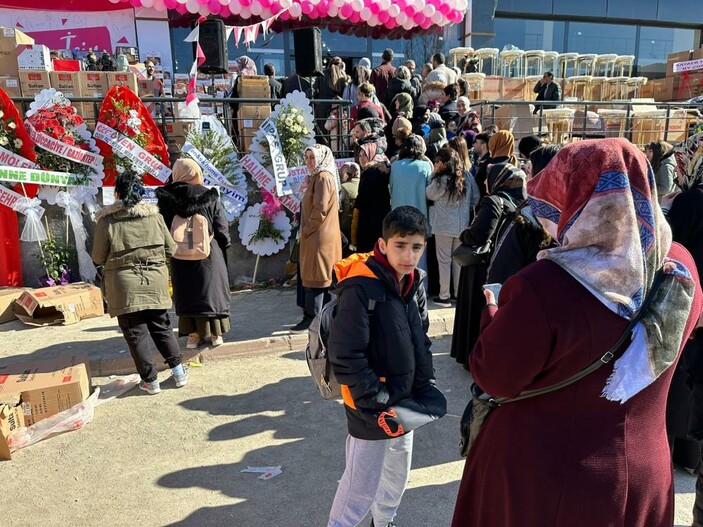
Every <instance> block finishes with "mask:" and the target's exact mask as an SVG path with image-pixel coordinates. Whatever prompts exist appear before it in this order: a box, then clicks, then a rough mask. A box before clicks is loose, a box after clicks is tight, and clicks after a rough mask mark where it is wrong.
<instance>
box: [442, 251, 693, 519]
mask: <svg viewBox="0 0 703 527" xmlns="http://www.w3.org/2000/svg"><path fill="white" fill-rule="evenodd" d="M670 256H671V257H672V258H674V259H677V260H679V261H681V262H682V263H684V264H685V265H686V266H687V267H688V269H689V270H690V271H691V273H692V274H693V275H694V279H695V281H696V283H697V284H698V274H697V272H696V266H695V264H694V262H693V259H692V258H691V256H690V255H689V254H688V252H686V250H685V249H683V248H682V247H681V246H680V245H677V244H674V245H673V246H672V248H671V251H670ZM499 303H500V306H501V307H500V309H497V308H495V307H493V308H489V309H486V310H484V313H483V320H482V326H483V331H482V333H481V336H480V338H479V341H478V343H477V344H476V347H475V348H474V351H473V353H472V354H471V356H470V359H469V363H470V366H471V372H472V374H473V376H474V379H475V380H476V382H477V383H478V385H479V386H481V388H483V389H484V390H485V391H486V392H488V393H490V394H491V395H494V396H501V397H514V396H515V395H517V394H518V393H519V392H521V391H524V390H533V389H536V388H545V387H548V386H551V385H553V384H556V383H557V382H560V381H563V380H566V379H567V378H569V377H571V376H572V375H574V374H576V373H577V372H578V371H579V370H581V369H583V368H584V367H586V366H587V365H589V364H590V363H592V362H593V361H594V360H596V359H597V358H598V357H600V356H601V355H602V354H603V353H605V351H606V350H608V349H609V348H610V347H611V346H612V345H613V344H614V343H615V342H616V341H617V340H618V338H619V337H620V335H621V334H622V332H623V331H624V329H625V327H626V326H627V322H626V321H625V320H624V319H622V318H620V317H619V316H617V315H616V314H615V313H613V312H612V311H610V310H608V309H607V308H606V307H605V306H604V305H603V304H602V303H601V302H600V301H598V300H597V299H596V298H595V297H594V296H593V295H592V294H591V293H589V292H588V291H587V290H586V289H585V288H584V287H583V286H581V284H579V283H578V282H577V281H576V280H575V279H574V278H573V277H571V275H569V274H568V273H567V272H566V271H564V270H563V269H562V268H561V267H559V266H558V265H556V264H555V263H553V262H550V261H548V260H540V261H538V262H537V263H535V264H533V265H531V266H529V267H527V268H525V269H523V270H522V271H520V272H519V273H518V274H517V275H515V276H513V277H512V278H510V279H508V280H507V281H506V282H505V285H504V287H503V290H502V291H501V293H500V301H499ZM701 307H702V299H701V290H700V286H699V285H697V286H696V296H695V298H694V304H693V308H692V310H691V314H690V316H689V320H688V325H687V327H686V332H685V334H686V335H689V334H690V332H691V331H692V329H693V327H694V326H695V325H696V322H697V320H698V316H699V314H700V312H701ZM620 353H621V352H620ZM620 353H618V354H617V355H616V357H619V356H620ZM674 369H675V368H674V367H673V366H672V367H670V368H668V369H667V370H666V371H665V372H664V373H663V374H662V375H661V376H660V377H659V379H657V380H656V381H655V382H654V383H652V384H651V385H650V386H648V387H647V388H645V389H644V390H642V391H641V392H640V393H638V394H637V395H635V396H634V397H633V398H632V399H630V400H629V401H628V402H626V403H625V404H622V405H621V404H619V403H615V402H610V401H607V400H606V399H605V398H603V397H601V393H602V391H603V388H604V387H605V384H606V380H607V378H608V376H609V375H610V374H611V373H612V371H613V366H612V363H610V364H608V365H605V366H602V367H601V368H600V369H599V370H597V371H596V372H594V373H591V374H590V375H589V376H587V377H586V378H584V379H582V380H581V381H579V382H576V383H575V384H572V385H571V386H568V387H566V388H563V389H561V390H558V391H555V392H553V393H549V394H546V395H541V396H538V397H535V398H533V399H527V400H525V401H519V402H516V403H511V404H507V405H505V406H502V407H500V408H497V409H496V410H494V411H493V413H492V414H491V415H490V416H489V418H488V420H487V421H486V422H485V424H484V426H483V429H482V430H481V433H480V434H479V436H478V438H477V439H476V442H475V444H474V445H473V446H472V447H471V452H470V454H469V456H468V458H467V460H466V466H465V468H464V475H463V477H462V480H461V486H460V489H459V496H458V498H457V503H456V509H455V511H454V520H453V522H452V527H508V526H510V527H512V526H518V525H519V526H520V527H562V526H569V527H594V526H598V527H607V526H613V527H615V526H618V527H655V526H656V527H667V526H669V527H670V526H672V525H673V520H674V487H673V477H672V468H671V460H670V456H669V447H668V443H667V437H666V427H665V410H666V399H667V393H668V390H669V384H670V382H671V377H672V375H673V373H674Z"/></svg>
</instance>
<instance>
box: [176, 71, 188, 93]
mask: <svg viewBox="0 0 703 527" xmlns="http://www.w3.org/2000/svg"><path fill="white" fill-rule="evenodd" d="M189 80H190V75H188V74H187V73H176V74H175V75H174V84H173V96H174V97H186V96H187V95H188V81H189Z"/></svg>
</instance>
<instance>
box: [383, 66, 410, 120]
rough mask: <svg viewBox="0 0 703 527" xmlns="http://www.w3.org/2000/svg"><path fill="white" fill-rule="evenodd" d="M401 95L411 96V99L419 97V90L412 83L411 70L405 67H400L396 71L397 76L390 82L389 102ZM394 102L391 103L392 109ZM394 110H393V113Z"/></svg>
mask: <svg viewBox="0 0 703 527" xmlns="http://www.w3.org/2000/svg"><path fill="white" fill-rule="evenodd" d="M400 93H405V94H407V95H410V98H411V99H415V98H416V97H417V95H418V94H417V90H415V88H413V85H412V84H411V83H410V70H409V69H408V68H407V67H405V66H398V68H396V70H395V76H394V77H393V78H392V79H391V80H390V81H389V82H388V95H387V97H388V100H389V101H393V99H394V98H395V97H396V96H397V95H398V94H400ZM392 106H393V102H391V107H392ZM392 111H393V109H392V108H391V112H392Z"/></svg>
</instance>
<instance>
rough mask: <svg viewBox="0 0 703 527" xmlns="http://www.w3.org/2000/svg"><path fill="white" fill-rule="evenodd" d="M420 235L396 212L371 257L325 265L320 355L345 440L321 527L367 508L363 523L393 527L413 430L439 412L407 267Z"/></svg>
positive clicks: (418, 227)
mask: <svg viewBox="0 0 703 527" xmlns="http://www.w3.org/2000/svg"><path fill="white" fill-rule="evenodd" d="M427 231H428V227H427V222H426V220H425V216H424V215H423V214H422V213H421V212H420V211H419V210H418V209H416V208H414V207H409V206H401V207H398V208H396V209H394V210H392V211H391V212H390V213H388V215H386V217H385V219H384V220H383V234H382V237H381V238H380V239H379V240H378V242H377V244H376V247H375V249H374V251H373V253H372V254H355V255H352V256H351V257H349V258H347V259H346V260H342V261H340V262H338V263H337V264H336V265H335V275H336V278H337V280H338V285H337V288H336V289H335V291H334V292H333V294H336V295H338V298H339V303H338V305H337V315H336V316H335V318H334V321H333V323H332V325H331V328H330V338H329V354H330V355H329V356H330V362H331V365H332V370H333V371H334V374H335V376H336V378H337V380H338V381H339V383H340V385H341V387H342V397H343V399H344V408H345V411H346V416H347V426H348V430H349V435H348V437H347V442H346V468H345V470H344V474H343V476H342V479H341V481H340V483H339V487H338V488H337V494H336V495H335V498H334V503H333V505H332V510H331V512H330V517H329V523H328V527H355V526H357V525H359V524H360V522H361V521H363V519H364V517H365V516H366V515H367V514H368V512H369V511H371V514H372V517H373V520H372V523H371V525H372V526H375V527H389V526H393V525H394V524H393V523H392V521H393V518H394V517H395V514H396V511H397V510H398V506H399V505H400V500H401V498H402V496H403V492H404V491H405V487H406V485H407V483H408V475H409V472H410V464H411V458H412V446H413V429H414V428H417V427H418V426H422V425H423V424H425V423H426V422H430V421H429V420H430V419H431V416H434V418H437V417H441V416H442V415H444V414H445V413H446V400H445V399H444V396H443V395H442V393H441V392H440V391H439V390H438V389H437V388H436V387H435V379H434V369H433V365H432V354H431V353H430V351H429V348H430V341H429V339H428V338H427V328H428V325H429V323H428V318H427V309H426V298H425V290H424V288H423V286H422V279H423V275H424V272H423V271H421V270H419V269H417V268H416V267H417V264H418V262H419V261H420V257H421V256H422V254H423V252H424V251H425V238H426V236H427ZM400 408H402V409H403V411H396V410H397V409H398V410H399V409H400ZM408 408H412V410H410V411H409V412H410V413H411V414H412V417H411V418H410V419H408V418H407V417H408V415H409V413H408V411H407V409H408Z"/></svg>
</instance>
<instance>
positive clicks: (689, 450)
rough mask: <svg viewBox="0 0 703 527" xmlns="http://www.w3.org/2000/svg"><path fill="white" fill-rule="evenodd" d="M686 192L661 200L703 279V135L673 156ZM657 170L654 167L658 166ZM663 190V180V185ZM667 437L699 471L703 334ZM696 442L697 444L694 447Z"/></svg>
mask: <svg viewBox="0 0 703 527" xmlns="http://www.w3.org/2000/svg"><path fill="white" fill-rule="evenodd" d="M671 154H672V155H671V156H670V158H671V159H673V160H675V162H676V172H677V184H678V186H679V187H680V189H681V191H679V192H675V193H671V194H668V195H665V196H660V201H661V204H662V205H661V206H662V208H663V209H664V213H665V214H666V215H667V219H668V220H669V225H670V226H671V234H672V237H673V239H674V241H675V242H677V243H680V244H681V245H683V246H684V247H685V248H686V249H687V250H688V251H689V252H690V253H691V255H692V256H693V259H694V261H695V262H696V269H697V270H698V275H699V276H701V273H703V134H698V135H694V136H692V137H690V138H689V139H688V140H687V141H685V142H684V143H682V144H681V145H679V146H677V147H676V148H675V149H674V150H673V151H672V152H671ZM652 169H654V166H652ZM656 181H657V184H658V183H659V180H658V179H657V180H656ZM667 431H668V433H669V438H670V442H671V446H672V449H673V459H674V462H675V463H676V464H678V465H680V466H683V467H685V468H691V469H695V468H696V466H697V465H698V462H699V457H700V452H701V448H700V445H699V442H700V441H702V440H703V330H700V329H697V330H696V332H695V333H694V335H693V337H692V338H691V339H690V340H689V341H688V342H687V343H686V347H685V348H684V352H683V357H682V358H681V362H680V363H679V366H678V368H677V369H676V373H675V374H674V379H673V381H672V383H671V389H670V391H669V404H668V407H667ZM691 439H693V440H695V443H693V442H692V441H691ZM693 520H694V521H693V525H694V526H695V527H701V526H703V476H702V475H701V474H700V473H699V475H698V483H697V484H696V504H695V507H694V509H693Z"/></svg>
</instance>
